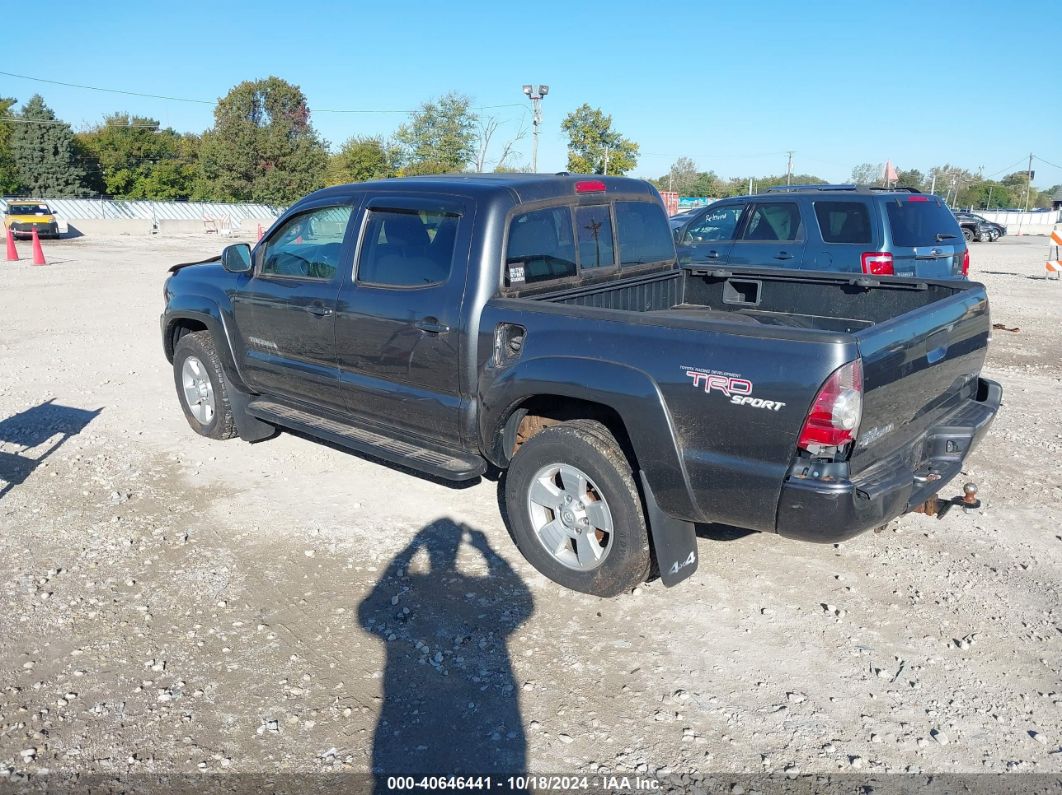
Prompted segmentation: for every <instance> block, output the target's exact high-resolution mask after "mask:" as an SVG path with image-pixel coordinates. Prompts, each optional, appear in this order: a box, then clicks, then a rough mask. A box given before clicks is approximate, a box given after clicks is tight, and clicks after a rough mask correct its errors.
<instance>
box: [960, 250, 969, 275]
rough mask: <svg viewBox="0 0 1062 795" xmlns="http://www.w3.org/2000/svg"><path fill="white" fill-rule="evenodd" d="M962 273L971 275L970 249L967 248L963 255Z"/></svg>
mask: <svg viewBox="0 0 1062 795" xmlns="http://www.w3.org/2000/svg"><path fill="white" fill-rule="evenodd" d="M962 275H963V276H969V275H970V249H966V251H965V252H964V253H963V255H962Z"/></svg>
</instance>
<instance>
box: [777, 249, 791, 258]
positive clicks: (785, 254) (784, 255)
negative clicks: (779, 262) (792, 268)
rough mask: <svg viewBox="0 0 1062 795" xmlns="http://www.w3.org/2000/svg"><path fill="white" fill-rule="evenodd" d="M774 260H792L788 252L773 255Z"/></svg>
mask: <svg viewBox="0 0 1062 795" xmlns="http://www.w3.org/2000/svg"><path fill="white" fill-rule="evenodd" d="M774 258H775V259H792V258H793V255H792V254H790V253H789V252H788V251H779V252H778V253H777V254H775V255H774Z"/></svg>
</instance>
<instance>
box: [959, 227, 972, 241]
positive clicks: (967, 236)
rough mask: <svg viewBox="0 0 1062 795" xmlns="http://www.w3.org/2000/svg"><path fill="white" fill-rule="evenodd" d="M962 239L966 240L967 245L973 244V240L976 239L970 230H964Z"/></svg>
mask: <svg viewBox="0 0 1062 795" xmlns="http://www.w3.org/2000/svg"><path fill="white" fill-rule="evenodd" d="M962 239H963V240H965V241H966V242H967V243H972V242H973V239H974V234H973V232H971V231H970V230H969V229H963V230H962Z"/></svg>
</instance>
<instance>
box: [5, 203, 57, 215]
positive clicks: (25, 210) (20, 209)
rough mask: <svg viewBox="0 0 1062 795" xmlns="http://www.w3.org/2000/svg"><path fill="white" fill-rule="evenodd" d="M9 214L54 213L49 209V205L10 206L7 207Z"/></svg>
mask: <svg viewBox="0 0 1062 795" xmlns="http://www.w3.org/2000/svg"><path fill="white" fill-rule="evenodd" d="M7 212H8V214H9V215H51V214H52V211H51V210H49V209H48V205H47V204H9V205H8V206H7Z"/></svg>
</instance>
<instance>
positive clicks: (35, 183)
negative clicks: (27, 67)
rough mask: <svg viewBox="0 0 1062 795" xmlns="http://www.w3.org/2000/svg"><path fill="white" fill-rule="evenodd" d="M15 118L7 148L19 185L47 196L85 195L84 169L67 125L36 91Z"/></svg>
mask: <svg viewBox="0 0 1062 795" xmlns="http://www.w3.org/2000/svg"><path fill="white" fill-rule="evenodd" d="M18 118H19V123H17V124H15V125H14V129H13V131H12V134H11V149H12V154H13V156H14V161H15V169H16V172H17V174H18V178H19V181H20V182H21V183H22V188H23V189H24V190H25V191H26V192H27V193H30V194H32V195H34V196H40V197H46V198H50V199H58V198H63V197H71V196H87V195H88V194H89V191H88V189H87V188H86V187H85V169H84V168H83V167H82V166H81V163H80V162H79V161H80V157H79V154H78V148H77V146H76V144H75V141H74V131H73V130H72V129H70V125H69V124H66V123H64V122H61V121H59V120H58V119H57V118H56V116H55V113H54V112H53V111H52V109H51V108H49V107H48V106H47V105H45V104H44V99H42V98H41V96H40V94H34V95H33V97H31V98H30V100H29V102H27V103H26V104H25V105H23V106H22V112H21V113H20V114H19V117H18Z"/></svg>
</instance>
